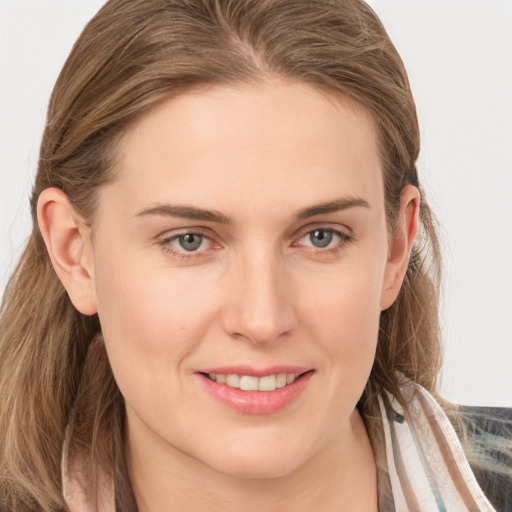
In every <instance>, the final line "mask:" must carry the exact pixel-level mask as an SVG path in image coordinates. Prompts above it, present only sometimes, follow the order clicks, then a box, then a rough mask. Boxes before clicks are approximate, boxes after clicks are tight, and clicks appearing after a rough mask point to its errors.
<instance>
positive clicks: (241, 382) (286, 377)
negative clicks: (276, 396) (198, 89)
mask: <svg viewBox="0 0 512 512" xmlns="http://www.w3.org/2000/svg"><path fill="white" fill-rule="evenodd" d="M208 376H209V377H210V379H211V380H213V381H215V382H217V383H219V384H226V385H227V386H229V387H231V388H238V389H241V390H242V391H274V390H276V389H279V388H284V387H285V386H287V385H288V384H291V383H292V382H294V381H295V380H296V379H297V374H296V373H278V374H276V375H266V376H265V377H259V378H258V377H253V376H252V375H236V374H229V375H224V374H222V373H209V374H208Z"/></svg>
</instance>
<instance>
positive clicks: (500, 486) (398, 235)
mask: <svg viewBox="0 0 512 512" xmlns="http://www.w3.org/2000/svg"><path fill="white" fill-rule="evenodd" d="M312 20H314V23H312V22H311V21H312ZM418 152H419V133H418V126H417V120H416V113H415V107H414V102H413V98H412V95H411V92H410V88H409V85H408V81H407V76H406V73H405V70H404V68H403V64H402V62H401V60H400V57H399V56H398V54H397V53H396V50H395V49H394V47H393V46H392V44H391V42H390V41H389V38H388V37H387V34H386V33H385V31H384V29H383V27H382V25H381V24H380V22H379V20H378V19H377V18H376V16H375V14H374V13H373V12H372V11H371V10H370V9H369V7H368V6H366V4H364V3H363V2H360V1H354V0H350V1H346V0H345V1H341V0H339V1H332V0H331V1H327V0H325V1H315V2H300V1H296V0H295V1H285V0H275V1H271V0H269V1H262V0H258V1H256V0H252V1H234V0H232V1H229V0H225V1H224V0H217V1H215V0H203V1H187V2H185V1H170V0H146V1H144V2H137V1H128V0H113V1H109V2H107V4H106V5H105V6H104V7H103V8H102V9H101V10H100V12H99V13H98V14H97V15H96V16H95V17H94V18H93V20H92V21H91V22H90V23H89V24H88V26H87V27H86V28H85V30H84V32H83V33H82V35H81V36H80V38H79V40H78V41H77V43H76V45H75V47H74V48H73V50H72V52H71V55H70V56H69V58H68V61H67V62H66V64H65V66H64V68H63V70H62V72H61V75H60V77H59V79H58V81H57V84H56V86H55V89H54V92H53V95H52V99H51V102H50V107H49V112H48V122H47V126H46V129H45V133H44V136H43V141H42V146H41V153H40V163H39V170H38V175H37V178H36V184H35V187H34V193H33V199H32V212H33V219H34V231H33V234H32V237H31V239H30V241H29V244H28V246H27V248H26V250H25V253H24V254H23V256H22V259H21V261H20V264H19V266H18V268H17V270H16V272H15V274H14V275H13V277H12V279H11V281H10V283H9V286H8V288H7V291H6V295H5V298H4V304H3V308H2V319H1V336H2V339H1V345H0V349H1V362H0V365H1V374H0V387H1V390H2V397H3V404H2V408H1V413H0V432H1V441H0V442H1V453H2V457H3V458H2V473H1V484H0V504H1V505H0V506H2V508H3V509H5V510H14V511H19V510H45V511H46V510H66V509H67V510H71V511H81V510H87V511H88V510H109V511H111V510H120V511H130V510H139V511H141V512H142V511H155V510H180V511H181V510H197V509H198V508H199V507H202V508H206V509H208V510H220V509H222V510H231V509H233V510H247V511H250V510H256V509H258V510H261V509H264V510H322V511H323V510H325V511H330V510H341V509H343V510H358V511H366V510H368V511H373V510H382V511H387V510H482V511H483V510H494V508H493V506H492V504H491V503H490V502H489V500H488V498H489V499H491V500H493V502H494V504H495V506H496V507H501V506H502V505H504V504H506V501H505V500H506V499H507V498H506V489H505V487H504V486H505V485H506V482H507V480H506V478H508V477H510V469H509V468H508V469H507V467H506V459H505V457H507V456H510V447H509V446H507V445H506V444H505V443H506V439H505V438H504V437H502V436H500V435H498V436H497V437H496V441H495V442H494V444H493V446H492V449H493V450H494V451H493V452H490V451H489V449H488V447H487V448H484V447H482V440H481V439H480V438H479V435H480V433H481V429H482V428H483V427H482V426H481V425H480V424H479V423H478V421H470V422H468V421H466V420H465V416H463V415H462V414H460V413H458V412H457V410H456V408H449V407H448V406H446V407H447V410H448V412H449V413H450V416H451V418H452V420H453V422H454V423H455V426H456V427H457V430H458V433H459V435H460V436H461V439H462V441H463V442H464V444H465V445H466V452H467V453H466V455H465V454H464V452H463V450H462V448H461V446H460V444H459V442H458V441H457V439H456V435H455V433H454V430H453V429H452V427H451V426H450V423H449V421H448V419H447V417H446V416H445V414H444V413H443V411H442V409H441V408H440V407H439V405H438V404H437V403H436V401H435V400H434V399H433V398H432V395H431V394H433V395H434V396H435V395H436V378H437V374H438V371H439V365H440V347H439V337H438V328H439V326H438V316H437V295H438V274H439V249H438V245H437V238H436V234H435V227H434V222H433V217H432V214H431V212H430V210H429V208H428V204H427V202H426V200H425V197H424V194H422V193H421V192H420V190H421V187H420V184H419V181H418V176H417V173H416V169H415V161H416V158H417V156H418ZM418 233H419V234H418ZM34 281H36V282H37V285H34ZM503 423H506V422H505V421H503ZM491 427H492V429H494V430H495V431H496V432H495V433H497V434H499V432H498V430H499V428H501V427H500V424H498V423H497V422H496V421H495V422H494V423H493V424H492V426H491ZM473 430H474V431H475V432H476V433H477V434H478V435H471V433H472V432H473ZM501 441H503V443H502V445H501V446H500V445H499V443H500V442H501ZM471 449H472V450H473V452H474V453H473V455H472V453H471V451H470V450H471ZM486 450H487V451H486ZM466 456H468V457H471V456H472V457H473V466H474V468H475V471H477V472H478V471H480V472H481V473H482V474H481V478H480V483H479V482H477V480H476V479H475V477H474V476H473V473H472V472H471V470H470V468H469V466H468V464H467V460H466ZM493 456H494V458H492V457H493ZM500 457H501V458H502V459H503V462H500V460H499V459H500ZM490 464H493V472H492V473H491V472H489V471H488V469H489V465H490ZM480 486H483V487H485V491H486V492H487V493H488V494H489V496H488V497H486V495H485V492H484V491H483V490H482V488H481V487H480ZM502 508H503V507H502Z"/></svg>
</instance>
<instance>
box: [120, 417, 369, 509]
mask: <svg viewBox="0 0 512 512" xmlns="http://www.w3.org/2000/svg"><path fill="white" fill-rule="evenodd" d="M143 441H144V442H143ZM155 443H156V441H155ZM150 444H151V441H149V444H148V442H147V439H146V440H144V437H143V436H140V435H132V433H131V432H130V430H129V435H128V450H127V455H128V468H129V472H130V479H131V482H132V486H133V491H134V495H135V498H136V501H137V507H138V510H139V512H161V511H165V510H169V507H170V506H171V507H172V509H173V510H180V511H182V512H189V511H190V512H192V511H194V512H195V511H197V510H200V509H201V508H204V509H206V510H215V511H216V510H219V511H220V510H222V512H235V511H237V512H239V511H244V512H253V511H254V512H259V511H261V510H265V511H267V512H277V511H280V512H282V511H288V510H293V511H295V512H302V511H304V512H306V511H308V512H309V511H311V510H319V511H322V512H331V511H332V512H334V511H336V512H337V511H339V510H344V511H352V510H353V511H358V512H367V511H368V512H375V511H377V476H376V466H375V460H374V457H373V451H372V448H371V445H370V441H369V439H368V435H367V433H366V429H365V426H364V423H363V421H362V419H361V417H360V415H359V413H358V411H357V410H355V411H354V412H353V413H352V415H351V417H350V418H349V419H348V420H347V422H346V424H344V425H343V426H342V427H341V428H340V429H339V432H338V433H337V434H336V435H335V436H334V437H333V438H332V439H331V440H329V441H328V443H327V444H326V445H325V446H324V447H323V448H322V449H321V450H320V451H319V452H317V453H316V454H315V455H314V456H313V457H311V458H310V459H309V460H308V461H307V462H306V463H305V464H302V465H301V466H300V467H298V468H296V469H295V470H294V471H292V472H291V473H289V474H287V475H284V476H280V477H278V478H268V479H249V478H239V477H237V476H233V475H226V474H223V473H219V472H217V471H215V470H214V469H212V468H210V467H208V466H206V465H204V464H202V463H201V462H200V461H198V460H196V459H193V458H192V457H190V456H189V455H187V454H184V453H183V452H179V451H176V450H173V449H172V448H169V449H166V450H162V449H161V448H162V447H161V446H160V447H159V448H158V447H156V446H150ZM156 448H158V449H156Z"/></svg>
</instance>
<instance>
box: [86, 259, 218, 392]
mask: <svg viewBox="0 0 512 512" xmlns="http://www.w3.org/2000/svg"><path fill="white" fill-rule="evenodd" d="M134 260H135V258H133V259H132V261H130V259H129V258H128V257H126V255H125V257H124V258H123V259H122V260H117V259H116V258H112V257H109V258H107V259H103V260H102V261H101V262H98V264H97V267H96V268H97V271H96V275H95V280H96V294H97V299H98V315H99V318H100V322H101V326H102V331H103V336H104V339H105V343H106V347H107V351H108V355H109V360H110V363H111V366H112V370H113V372H114V375H115V377H116V380H117V382H118V385H119V387H120V389H121V390H122V392H123V394H124V395H125V397H127V398H129V397H130V398H134V399H135V400H136V399H137V398H136V397H137V396H139V395H140V396H144V394H145V393H146V396H147V393H148V390H149V389H150V388H151V387H152V386H151V383H152V382H153V383H155V382H161V383H163V382H168V381H169V379H170V378H173V379H174V378H176V379H178V378H180V373H179V371H176V370H181V369H182V368H181V366H180V365H181V363H182V361H183V360H184V359H185V358H186V357H187V355H189V354H190V353H191V352H193V351H194V350H195V348H196V347H197V345H198V344H199V343H200V340H201V339H202V338H203V336H204V333H205V331H206V329H208V326H209V324H210V323H211V322H212V321H213V320H212V319H213V317H214V311H213V310H214V306H213V301H212V300H211V296H210V295H211V289H210V288H209V287H204V286H203V287H199V286H197V285H196V283H194V282H193V281H191V280H190V279H186V278H180V277H179V276H176V275H173V274H172V273H171V272H170V271H169V269H162V268H160V269H158V268H148V267H144V266H143V265H137V264H135V263H136V262H135V261H134ZM113 261H118V262H119V263H116V264H115V265H113V264H112V263H111V262H113ZM102 262H106V263H105V264H101V263H102ZM134 376H136V378H134Z"/></svg>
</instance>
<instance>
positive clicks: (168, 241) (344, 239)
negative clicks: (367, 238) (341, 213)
mask: <svg viewBox="0 0 512 512" xmlns="http://www.w3.org/2000/svg"><path fill="white" fill-rule="evenodd" d="M315 231H324V232H326V233H330V234H331V235H333V236H336V237H338V238H339V240H338V242H337V243H336V244H335V245H334V246H333V247H330V246H328V247H326V248H318V247H317V248H315V247H313V246H307V245H304V244H301V243H300V240H302V239H304V238H305V237H306V236H308V235H311V234H312V233H314V232H315ZM186 235H195V236H200V237H202V241H204V240H208V241H209V242H210V243H215V242H214V240H213V238H212V237H210V236H208V235H207V234H206V233H204V232H202V231H200V230H197V231H196V230H194V231H184V232H183V233H178V234H176V235H173V236H171V237H167V238H164V239H163V240H160V241H159V242H158V244H159V245H160V246H161V247H162V250H164V251H165V252H168V253H170V254H172V255H173V256H175V257H178V258H181V259H190V258H197V257H201V256H204V254H203V253H204V252H205V251H185V249H183V250H177V249H176V248H175V247H174V246H173V245H172V242H174V241H176V240H178V239H179V238H180V237H182V236H186ZM351 241H353V236H352V235H349V234H348V233H345V232H343V231H340V230H337V229H333V228H326V227H321V226H320V227H316V228H313V229H311V228H308V229H307V231H303V232H302V233H301V234H300V235H299V236H298V238H296V239H295V241H294V242H292V244H291V245H292V247H309V248H310V249H311V250H310V252H312V253H313V254H324V255H327V254H336V253H337V252H339V251H340V250H341V249H342V248H343V246H344V245H345V244H346V243H349V242H351Z"/></svg>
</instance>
